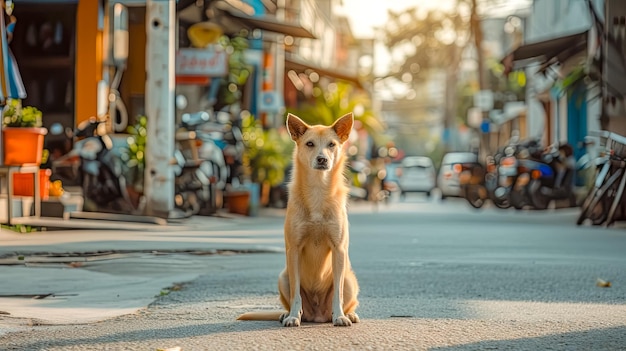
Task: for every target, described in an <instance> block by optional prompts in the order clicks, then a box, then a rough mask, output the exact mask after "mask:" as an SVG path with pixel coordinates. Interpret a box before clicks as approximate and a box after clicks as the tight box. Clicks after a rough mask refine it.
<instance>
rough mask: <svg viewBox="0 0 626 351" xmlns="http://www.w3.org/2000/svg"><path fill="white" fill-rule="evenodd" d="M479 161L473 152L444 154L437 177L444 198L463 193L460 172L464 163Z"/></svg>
mask: <svg viewBox="0 0 626 351" xmlns="http://www.w3.org/2000/svg"><path fill="white" fill-rule="evenodd" d="M477 162H478V157H477V156H476V154H474V153H472V152H450V153H447V154H445V155H444V156H443V160H442V161H441V167H440V168H439V176H438V177H437V187H438V188H439V190H441V198H442V199H443V198H446V197H447V196H460V195H461V187H460V186H459V174H460V173H461V171H462V164H466V163H477Z"/></svg>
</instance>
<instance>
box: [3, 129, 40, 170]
mask: <svg viewBox="0 0 626 351" xmlns="http://www.w3.org/2000/svg"><path fill="white" fill-rule="evenodd" d="M47 133H48V130H47V129H46V128H14V127H4V128H3V129H2V141H3V142H4V145H3V150H4V164H5V165H11V166H17V165H23V164H27V163H28V164H33V163H34V164H37V165H39V164H41V158H42V156H43V137H44V135H46V134H47Z"/></svg>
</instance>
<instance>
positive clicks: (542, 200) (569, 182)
mask: <svg viewBox="0 0 626 351" xmlns="http://www.w3.org/2000/svg"><path fill="white" fill-rule="evenodd" d="M572 154H573V152H572V149H571V146H569V145H567V144H564V145H561V146H560V147H559V148H556V147H554V146H552V147H551V148H550V149H549V150H547V151H546V152H545V153H544V154H543V155H542V158H541V161H534V162H533V163H532V164H531V163H529V165H528V166H529V174H530V181H529V183H528V185H527V189H528V195H529V197H530V201H531V203H532V205H533V207H534V208H536V209H539V210H544V209H546V208H548V205H549V204H550V202H551V201H552V200H565V199H567V200H569V205H570V206H575V205H576V195H575V194H574V191H573V190H574V183H573V180H574V173H575V164H574V162H575V161H573V160H572V158H573V157H572ZM559 170H562V171H559Z"/></svg>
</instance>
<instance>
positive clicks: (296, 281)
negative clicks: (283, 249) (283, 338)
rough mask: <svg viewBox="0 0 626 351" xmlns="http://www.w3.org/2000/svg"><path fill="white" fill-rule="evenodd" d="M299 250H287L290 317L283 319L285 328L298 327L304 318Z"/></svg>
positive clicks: (292, 248)
mask: <svg viewBox="0 0 626 351" xmlns="http://www.w3.org/2000/svg"><path fill="white" fill-rule="evenodd" d="M298 256H299V249H298V248H294V247H291V248H289V249H288V250H287V274H289V302H290V303H289V315H288V316H286V317H285V318H283V320H282V322H283V326H285V327H298V326H300V318H301V317H302V296H300V267H299V265H298V264H299V257H298Z"/></svg>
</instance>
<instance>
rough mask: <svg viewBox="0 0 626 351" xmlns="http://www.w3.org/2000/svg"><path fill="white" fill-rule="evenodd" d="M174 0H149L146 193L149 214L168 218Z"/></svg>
mask: <svg viewBox="0 0 626 351" xmlns="http://www.w3.org/2000/svg"><path fill="white" fill-rule="evenodd" d="M175 3H176V2H175V1H169V0H147V1H146V34H147V42H146V101H145V111H146V116H147V117H148V125H147V133H148V135H147V142H146V144H147V145H146V146H147V147H146V171H145V175H144V177H145V178H144V184H145V186H144V194H145V196H146V200H147V203H146V214H147V215H151V216H158V217H164V218H167V217H168V216H169V214H170V212H171V211H172V210H173V209H174V170H173V167H172V165H171V159H172V157H173V155H174V124H175V121H174V87H175V86H174V78H175V76H174V67H175V66H174V65H175V45H176V41H175V39H176V36H175V34H176V17H175V14H176V7H175Z"/></svg>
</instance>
